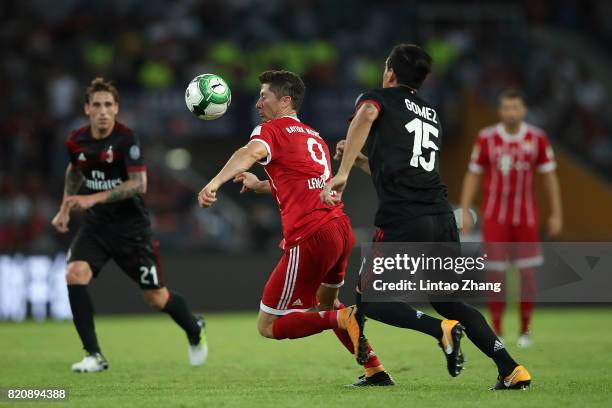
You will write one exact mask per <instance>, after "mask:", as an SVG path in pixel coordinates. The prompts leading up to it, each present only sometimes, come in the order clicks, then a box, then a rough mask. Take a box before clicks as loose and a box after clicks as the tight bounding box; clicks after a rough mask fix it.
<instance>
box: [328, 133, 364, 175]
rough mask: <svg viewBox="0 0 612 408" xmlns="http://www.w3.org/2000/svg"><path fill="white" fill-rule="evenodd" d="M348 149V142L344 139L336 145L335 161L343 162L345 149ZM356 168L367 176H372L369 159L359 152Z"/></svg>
mask: <svg viewBox="0 0 612 408" xmlns="http://www.w3.org/2000/svg"><path fill="white" fill-rule="evenodd" d="M345 147H346V140H345V139H342V140H341V141H339V142H338V144H336V154H335V155H334V160H342V156H343V155H344V148H345ZM355 166H356V167H359V168H360V169H361V170H363V172H365V173H366V174H372V173H371V172H370V161H369V160H368V157H367V156H366V155H365V154H363V153H361V152H359V154H358V155H357V157H356V158H355Z"/></svg>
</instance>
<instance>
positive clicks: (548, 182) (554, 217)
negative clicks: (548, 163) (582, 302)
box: [542, 170, 563, 237]
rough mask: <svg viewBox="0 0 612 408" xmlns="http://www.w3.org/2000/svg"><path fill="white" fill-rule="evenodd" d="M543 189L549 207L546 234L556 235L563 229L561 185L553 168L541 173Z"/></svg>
mask: <svg viewBox="0 0 612 408" xmlns="http://www.w3.org/2000/svg"><path fill="white" fill-rule="evenodd" d="M542 177H543V182H544V189H545V190H546V196H547V198H548V204H549V207H550V216H549V218H548V235H549V236H550V237H556V236H558V235H559V234H561V231H562V230H563V208H562V205H561V187H560V185H559V177H557V172H556V171H555V170H551V171H548V172H546V173H543V174H542Z"/></svg>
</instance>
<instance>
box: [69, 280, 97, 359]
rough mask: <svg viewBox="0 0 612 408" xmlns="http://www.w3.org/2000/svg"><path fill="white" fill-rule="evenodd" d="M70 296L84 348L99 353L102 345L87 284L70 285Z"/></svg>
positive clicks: (71, 306) (74, 318)
mask: <svg viewBox="0 0 612 408" xmlns="http://www.w3.org/2000/svg"><path fill="white" fill-rule="evenodd" d="M68 297H69V299H70V308H71V309H72V320H73V321H74V326H75V327H76V330H77V332H78V333H79V337H80V338H81V342H82V343H83V348H84V349H85V350H86V351H87V352H88V353H90V354H93V353H99V352H100V346H99V345H98V339H97V337H96V329H95V326H94V320H93V315H94V309H93V304H92V303H91V298H90V297H89V292H88V291H87V285H68Z"/></svg>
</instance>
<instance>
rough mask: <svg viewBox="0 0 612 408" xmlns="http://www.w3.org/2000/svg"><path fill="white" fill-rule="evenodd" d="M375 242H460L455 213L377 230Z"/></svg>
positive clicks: (430, 216) (421, 218) (429, 216)
mask: <svg viewBox="0 0 612 408" xmlns="http://www.w3.org/2000/svg"><path fill="white" fill-rule="evenodd" d="M374 242H459V231H458V230H457V222H456V221H455V215H454V214H453V213H444V214H436V215H422V216H420V217H416V218H411V219H409V220H406V222H404V223H396V224H392V225H386V226H384V227H382V228H381V227H379V228H377V229H376V234H375V236H374Z"/></svg>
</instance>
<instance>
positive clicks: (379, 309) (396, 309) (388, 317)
mask: <svg viewBox="0 0 612 408" xmlns="http://www.w3.org/2000/svg"><path fill="white" fill-rule="evenodd" d="M357 309H358V310H361V312H362V313H363V314H364V315H365V316H367V317H369V318H371V319H374V320H377V321H379V322H382V323H386V324H390V325H392V326H395V327H401V328H404V329H412V330H416V331H419V332H421V333H425V334H429V335H430V336H432V337H433V338H435V339H436V341H440V339H441V338H442V326H441V323H442V320H440V319H436V318H435V317H431V316H429V315H427V314H425V313H423V312H421V311H419V310H416V309H415V308H413V307H412V306H410V305H409V304H407V303H401V302H362V301H361V295H360V294H359V293H357Z"/></svg>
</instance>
